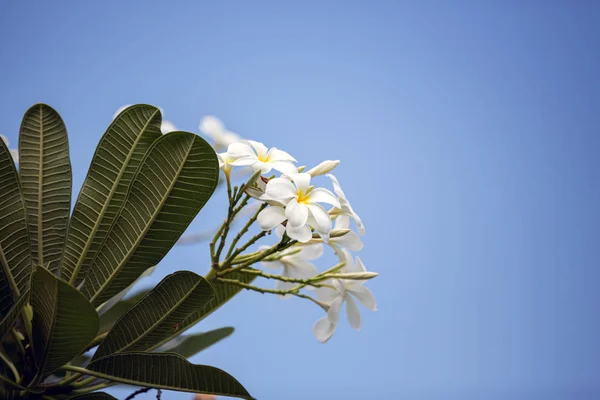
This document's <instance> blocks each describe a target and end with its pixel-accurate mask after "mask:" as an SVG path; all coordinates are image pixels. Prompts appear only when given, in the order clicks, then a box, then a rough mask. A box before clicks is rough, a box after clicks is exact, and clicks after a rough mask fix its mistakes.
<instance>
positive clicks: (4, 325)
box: [0, 292, 29, 343]
mask: <svg viewBox="0 0 600 400" xmlns="http://www.w3.org/2000/svg"><path fill="white" fill-rule="evenodd" d="M28 297H29V293H28V292H25V293H23V294H22V295H21V297H20V298H19V300H17V302H16V303H15V304H14V305H13V306H12V308H11V309H10V310H9V311H8V313H7V314H6V316H5V317H4V319H2V321H0V343H2V339H4V336H5V335H6V334H7V333H8V332H10V330H11V329H12V327H13V326H14V325H15V322H16V321H17V318H19V315H20V314H21V309H22V308H23V306H24V305H25V303H27V299H28Z"/></svg>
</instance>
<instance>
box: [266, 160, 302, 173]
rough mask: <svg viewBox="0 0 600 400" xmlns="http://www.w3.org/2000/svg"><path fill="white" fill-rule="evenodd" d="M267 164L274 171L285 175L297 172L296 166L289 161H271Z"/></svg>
mask: <svg viewBox="0 0 600 400" xmlns="http://www.w3.org/2000/svg"><path fill="white" fill-rule="evenodd" d="M269 165H270V166H271V167H272V168H273V169H274V170H276V171H279V172H281V173H282V174H285V175H290V174H295V173H296V172H298V168H296V166H295V165H294V164H292V163H291V162H290V161H273V162H270V163H269Z"/></svg>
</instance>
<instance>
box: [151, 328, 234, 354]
mask: <svg viewBox="0 0 600 400" xmlns="http://www.w3.org/2000/svg"><path fill="white" fill-rule="evenodd" d="M233 330H234V329H233V328H232V327H227V328H219V329H215V330H213V331H208V332H203V333H196V334H194V335H184V336H178V337H176V338H175V339H173V340H172V341H171V342H169V343H167V344H165V345H164V346H161V347H160V348H159V349H157V350H156V351H157V352H159V353H161V352H167V351H168V352H170V353H177V354H179V355H181V356H182V357H185V358H190V357H192V356H194V355H196V354H198V353H200V352H201V351H202V350H205V349H206V348H208V347H210V346H212V345H213V344H215V343H217V342H220V341H221V340H223V339H225V338H226V337H228V336H230V335H231V334H232V333H233Z"/></svg>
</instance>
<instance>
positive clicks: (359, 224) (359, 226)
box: [352, 210, 367, 236]
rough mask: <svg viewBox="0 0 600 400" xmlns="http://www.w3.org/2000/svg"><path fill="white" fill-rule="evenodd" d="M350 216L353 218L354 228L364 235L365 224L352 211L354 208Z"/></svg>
mask: <svg viewBox="0 0 600 400" xmlns="http://www.w3.org/2000/svg"><path fill="white" fill-rule="evenodd" d="M352 218H354V222H355V223H356V229H357V230H358V233H360V234H361V235H362V236H364V235H365V234H366V233H367V231H366V229H365V225H364V224H363V222H362V220H361V219H360V217H359V216H358V214H357V213H355V212H354V210H352Z"/></svg>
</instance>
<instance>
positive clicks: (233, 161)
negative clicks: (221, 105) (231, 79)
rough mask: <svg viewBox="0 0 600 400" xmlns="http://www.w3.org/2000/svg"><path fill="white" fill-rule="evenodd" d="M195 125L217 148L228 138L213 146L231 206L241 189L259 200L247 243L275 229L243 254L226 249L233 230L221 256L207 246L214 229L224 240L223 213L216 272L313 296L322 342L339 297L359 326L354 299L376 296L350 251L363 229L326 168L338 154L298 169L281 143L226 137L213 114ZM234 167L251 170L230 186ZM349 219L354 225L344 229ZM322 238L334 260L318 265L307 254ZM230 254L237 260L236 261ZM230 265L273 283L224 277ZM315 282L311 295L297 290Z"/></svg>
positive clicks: (316, 253) (371, 305)
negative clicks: (256, 230)
mask: <svg viewBox="0 0 600 400" xmlns="http://www.w3.org/2000/svg"><path fill="white" fill-rule="evenodd" d="M217 122H218V123H217ZM201 131H203V132H211V133H210V136H211V138H212V139H213V140H214V141H215V143H218V144H219V146H215V147H221V148H223V147H225V144H227V150H226V151H225V152H221V153H218V158H219V163H220V166H221V168H222V169H223V172H224V174H225V177H226V181H227V185H228V193H229V196H230V210H232V209H233V210H235V209H236V207H235V206H236V204H237V202H238V201H239V200H240V199H241V197H240V196H242V193H244V194H245V199H246V201H248V200H249V199H250V198H254V199H256V200H258V204H261V205H260V207H259V209H258V210H257V212H256V214H255V215H254V217H252V218H251V220H250V221H249V223H248V224H246V226H245V227H244V229H242V234H244V233H245V232H246V231H247V229H248V226H249V225H251V224H252V223H253V222H255V221H256V222H257V223H258V225H259V226H260V228H261V230H262V233H260V234H258V235H256V236H255V237H254V238H253V239H252V240H251V241H250V242H251V243H250V244H254V243H256V242H257V241H258V240H259V239H260V238H262V237H264V235H265V234H266V233H269V232H274V233H275V236H276V237H277V238H278V243H277V244H276V245H275V246H272V247H268V246H266V247H265V246H262V247H260V250H259V251H257V252H254V253H250V254H249V255H244V254H241V253H237V254H236V252H233V247H234V245H235V244H237V240H239V237H240V234H238V236H236V239H234V243H233V244H232V247H231V248H230V251H229V252H228V255H231V254H233V255H234V257H237V258H233V259H232V258H231V257H229V258H227V259H226V260H224V261H223V262H221V261H220V251H219V250H218V249H217V251H214V247H215V243H216V241H217V238H219V236H220V239H221V244H220V245H219V248H220V247H221V245H222V243H223V242H224V240H225V239H224V238H225V236H226V235H227V231H228V229H229V225H230V222H232V219H231V218H229V217H228V220H226V221H225V224H224V226H223V227H222V229H220V231H219V232H217V235H215V239H214V240H213V243H211V248H212V249H213V252H211V254H212V255H213V267H214V268H215V269H216V272H215V273H216V275H217V277H218V279H220V280H221V282H223V283H229V284H237V285H238V286H241V287H243V288H245V289H249V290H255V291H259V292H262V293H273V294H278V295H280V296H282V297H291V296H297V297H302V298H307V299H309V300H311V301H313V302H315V303H316V304H318V305H319V306H321V307H322V308H323V309H324V310H326V313H327V314H326V316H324V317H323V318H321V319H319V320H318V321H317V322H316V323H315V325H314V327H313V331H314V334H315V336H316V337H317V338H318V339H319V340H320V341H321V342H326V341H327V340H329V339H330V338H331V336H332V335H333V333H334V331H335V329H336V327H337V324H338V321H339V313H340V310H341V308H342V305H343V304H344V303H345V304H346V313H347V316H348V320H349V322H350V326H351V327H352V328H354V329H360V327H361V316H360V312H359V309H358V306H357V303H356V301H358V302H359V303H361V304H362V305H363V306H364V307H365V308H367V309H368V310H371V311H375V310H376V303H375V298H374V297H373V294H372V293H371V291H370V290H369V289H368V288H367V287H365V286H364V284H365V282H366V281H367V280H369V279H371V278H374V277H375V276H377V274H376V273H371V272H367V270H366V268H365V266H364V264H363V263H362V261H361V260H360V258H358V257H356V258H354V256H353V255H352V253H351V252H353V251H354V252H355V251H360V250H361V249H362V248H363V243H362V241H361V239H360V236H359V235H364V234H365V232H366V231H365V227H364V224H363V222H362V220H361V218H360V217H359V216H358V214H357V213H356V211H355V210H354V209H353V208H352V206H351V204H350V202H349V200H348V198H347V197H346V195H345V193H344V191H343V190H342V188H341V185H340V183H339V181H338V179H337V178H336V177H335V176H334V175H332V174H331V172H332V171H333V170H334V169H335V168H336V167H337V166H338V164H339V161H331V160H328V161H324V162H322V163H321V164H319V165H317V166H316V167H314V168H311V169H309V170H306V171H305V169H306V168H304V167H297V166H296V163H297V161H296V159H295V158H294V157H292V156H291V155H290V154H289V153H287V152H285V151H283V150H280V149H278V148H276V147H272V148H268V147H267V146H265V145H264V144H262V143H260V142H256V141H253V140H233V139H235V137H234V136H228V135H229V134H226V133H224V132H227V131H225V129H224V127H223V124H222V123H220V121H218V120H216V119H214V117H205V119H204V120H203V123H202V124H201ZM236 136H237V135H236ZM235 167H244V168H246V169H247V170H251V171H254V174H253V175H252V177H251V178H250V179H249V180H248V181H247V182H245V183H244V184H243V185H241V186H240V187H239V188H238V187H237V186H236V187H235V188H233V189H232V188H231V180H232V178H231V174H232V170H233V168H235ZM319 176H325V177H326V178H328V179H327V181H328V182H330V184H331V185H332V188H333V191H331V190H329V189H327V188H325V187H315V186H314V183H313V181H315V180H316V179H314V178H316V177H319ZM326 207H327V208H326ZM238 208H239V207H238ZM228 221H229V222H228ZM352 221H354V226H355V227H356V232H355V231H353V230H351V227H352ZM324 246H328V247H330V248H331V249H332V250H333V252H334V253H335V254H336V255H337V258H338V260H339V263H338V264H337V265H336V266H334V267H332V268H329V269H328V270H326V271H324V272H319V270H318V268H317V267H316V266H315V265H314V263H313V261H314V260H316V259H317V258H319V257H320V256H321V255H322V254H323V253H324ZM246 248H248V246H242V249H244V250H245V249H246ZM228 260H229V261H228ZM236 260H240V261H239V262H238V266H235V264H236ZM259 261H260V265H262V267H264V269H278V270H280V271H281V272H280V274H279V275H273V274H270V273H266V272H263V271H262V270H257V269H254V268H252V266H253V265H255V264H257V263H258V262H259ZM239 264H241V265H239ZM229 272H241V273H245V274H253V275H256V276H260V277H262V278H267V279H274V280H276V281H277V283H276V286H275V289H265V288H259V287H256V286H252V285H250V284H246V283H243V282H240V281H236V280H233V279H228V278H227V277H226V275H227V274H228V273H229ZM314 289H316V294H317V296H318V299H315V298H313V297H311V296H309V295H307V294H304V293H302V292H301V290H314Z"/></svg>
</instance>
